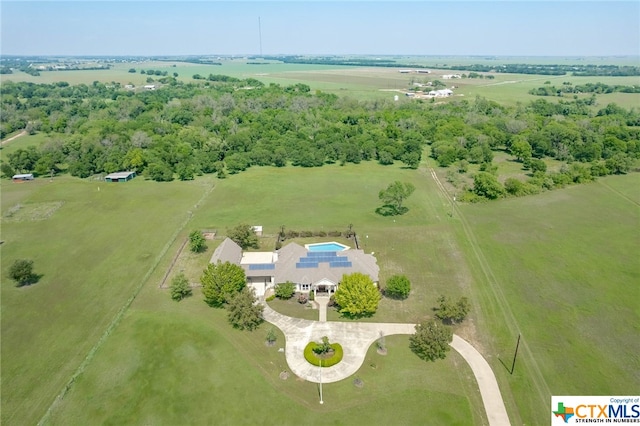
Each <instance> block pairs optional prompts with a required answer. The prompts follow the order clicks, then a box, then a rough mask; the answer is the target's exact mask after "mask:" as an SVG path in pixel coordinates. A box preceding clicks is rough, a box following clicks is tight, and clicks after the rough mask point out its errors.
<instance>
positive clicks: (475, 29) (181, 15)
mask: <svg viewBox="0 0 640 426" xmlns="http://www.w3.org/2000/svg"><path fill="white" fill-rule="evenodd" d="M0 24H1V29H0V54H2V55H76V56H80V55H107V56H116V55H118V56H126V55H136V56H138V55H139V56H154V55H252V54H259V53H260V51H261V50H262V53H263V54H264V55H276V54H299V55H348V54H362V55H465V56H467V55H483V56H486V55H492V56H628V55H640V2H639V1H630V2H626V1H616V0H613V1H574V0H556V1H518V0H511V1H509V0H502V1H482V0H476V1H459V0H454V1H446V2H445V1H426V0H425V1H394V2H388V1H363V0H351V1H336V2H332V1H322V2H320V1H317V2H310V1H295V0H290V1H284V2H274V1H268V0H267V1H253V2H247V1H234V2H229V1H180V2H177V1H150V0H149V1H108V2H104V1H90V0H86V1H76V2H64V1H53V0H51V1H30V0H23V1H7V0H2V1H1V2H0ZM259 24H260V25H259Z"/></svg>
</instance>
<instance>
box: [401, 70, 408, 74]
mask: <svg viewBox="0 0 640 426" xmlns="http://www.w3.org/2000/svg"><path fill="white" fill-rule="evenodd" d="M398 72H399V73H400V74H409V73H410V72H411V70H398Z"/></svg>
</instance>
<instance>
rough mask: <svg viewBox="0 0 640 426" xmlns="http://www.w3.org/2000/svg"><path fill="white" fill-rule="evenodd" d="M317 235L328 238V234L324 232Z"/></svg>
mask: <svg viewBox="0 0 640 426" xmlns="http://www.w3.org/2000/svg"><path fill="white" fill-rule="evenodd" d="M317 235H318V237H326V236H327V233H326V232H324V231H320V232H318V233H317Z"/></svg>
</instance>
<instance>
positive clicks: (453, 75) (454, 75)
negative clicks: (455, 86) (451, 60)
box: [442, 74, 462, 80]
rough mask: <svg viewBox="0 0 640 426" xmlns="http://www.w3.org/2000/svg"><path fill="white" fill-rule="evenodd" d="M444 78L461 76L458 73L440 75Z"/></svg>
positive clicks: (449, 78)
mask: <svg viewBox="0 0 640 426" xmlns="http://www.w3.org/2000/svg"><path fill="white" fill-rule="evenodd" d="M442 78H443V79H444V80H451V79H452V78H462V76H461V75H460V74H445V75H443V76H442Z"/></svg>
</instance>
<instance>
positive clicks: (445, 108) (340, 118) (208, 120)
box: [0, 75, 640, 198]
mask: <svg viewBox="0 0 640 426" xmlns="http://www.w3.org/2000/svg"><path fill="white" fill-rule="evenodd" d="M166 79H167V80H166V84H164V85H163V86H162V87H161V88H160V89H159V90H154V91H144V92H133V91H130V90H125V89H124V88H123V87H121V85H120V84H119V83H114V82H112V83H110V84H105V83H101V82H97V81H96V82H94V83H93V84H91V85H86V84H79V85H69V84H68V83H66V82H60V83H54V84H34V83H25V82H22V83H13V82H7V83H5V84H3V85H2V87H0V95H2V99H1V101H0V102H1V103H0V106H1V108H0V137H5V136H6V135H7V134H9V133H11V132H14V131H17V130H21V129H25V130H27V131H28V132H29V133H31V134H33V133H37V132H42V133H46V134H47V135H48V136H49V138H48V142H46V143H44V144H43V145H41V146H40V147H38V148H36V147H29V148H21V149H18V150H16V151H15V152H13V153H11V154H9V155H7V156H6V158H4V159H3V163H2V172H3V174H4V175H5V176H11V175H12V174H13V173H35V174H37V175H48V174H49V173H50V172H51V170H52V169H53V170H54V171H56V172H58V173H61V172H66V173H69V174H71V175H72V176H77V177H83V178H84V177H89V176H92V175H96V174H103V173H111V172H115V171H122V170H134V171H136V172H137V173H138V174H142V175H144V176H146V177H148V178H150V179H153V180H156V181H168V180H173V179H175V178H178V179H182V180H188V179H193V178H194V177H195V176H196V175H199V174H206V173H216V174H217V175H218V176H219V177H221V178H223V177H225V176H228V175H230V174H235V173H240V172H242V171H244V170H246V169H248V168H250V167H253V166H275V167H284V166H287V165H293V166H297V167H321V166H322V165H324V164H329V163H339V164H345V163H359V162H361V161H376V162H378V163H379V164H381V165H390V164H394V163H395V162H401V163H403V164H404V165H405V166H407V167H410V168H416V167H418V165H419V163H420V161H421V159H422V153H423V150H424V148H425V146H426V145H429V146H430V155H431V156H432V157H433V158H434V159H435V160H436V161H437V162H438V164H439V165H440V166H442V167H451V168H452V169H455V168H458V169H460V170H464V169H465V168H467V167H468V165H469V164H472V163H476V164H479V165H480V168H481V171H483V172H486V173H488V174H489V175H491V174H492V173H494V172H495V165H494V164H493V163H492V161H493V157H494V153H495V152H496V151H500V150H501V151H504V150H506V151H508V152H510V153H511V154H512V155H514V156H516V157H517V158H518V159H519V161H522V162H523V165H524V166H526V167H529V168H531V170H532V172H539V173H538V175H537V177H535V176H534V177H535V179H534V180H533V181H532V182H533V183H534V184H536V185H538V184H539V188H546V187H549V186H551V187H553V186H554V184H552V183H551V182H552V181H554V179H555V180H557V181H558V182H562V181H563V180H566V177H557V176H555V175H552V176H551V175H549V174H546V173H545V170H541V168H542V166H541V163H544V159H545V158H553V159H556V160H560V161H563V162H566V170H567V176H569V178H570V179H571V181H572V182H578V181H580V180H581V179H582V180H584V179H585V176H591V177H594V176H599V175H603V174H610V173H625V172H627V171H628V170H629V169H630V168H631V166H632V164H633V161H634V160H636V159H637V158H638V157H640V142H639V140H640V114H639V113H638V111H637V110H635V109H633V110H626V109H624V108H621V107H619V106H617V105H615V104H610V105H607V106H605V107H603V108H601V109H600V110H597V111H594V109H593V106H592V105H589V103H588V102H589V101H588V100H584V99H574V100H571V101H567V100H560V101H559V102H548V101H546V100H544V99H538V100H536V101H533V102H530V103H528V104H519V105H517V106H516V107H506V106H503V105H500V104H498V103H496V102H492V101H488V100H486V99H484V98H480V97H478V98H476V99H474V100H455V101H451V102H447V103H443V104H440V105H432V104H430V103H427V102H422V101H412V102H393V101H391V100H389V101H386V100H384V101H381V100H372V101H355V100H353V99H349V98H339V97H338V96H335V95H333V94H326V93H322V92H319V91H317V92H315V93H312V92H311V90H310V88H309V86H307V85H305V84H293V85H288V86H280V85H277V84H270V85H264V84H263V83H261V82H260V81H258V80H255V79H244V80H240V79H236V78H232V77H226V76H217V75H212V76H210V79H208V80H207V81H196V82H192V83H184V82H180V81H177V80H176V79H174V78H171V77H166ZM569 171H571V172H569ZM580 176H582V177H580ZM480 179H481V178H480ZM502 189H503V190H504V188H502ZM489 198H490V197H489Z"/></svg>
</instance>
